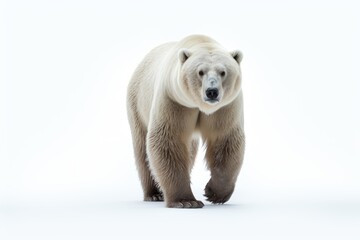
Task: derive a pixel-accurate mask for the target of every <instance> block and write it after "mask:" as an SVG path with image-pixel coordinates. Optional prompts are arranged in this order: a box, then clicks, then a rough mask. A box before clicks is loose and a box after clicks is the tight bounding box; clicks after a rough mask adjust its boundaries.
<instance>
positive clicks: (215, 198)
mask: <svg viewBox="0 0 360 240" xmlns="http://www.w3.org/2000/svg"><path fill="white" fill-rule="evenodd" d="M233 192H234V187H227V186H221V185H219V186H217V185H216V184H214V183H213V181H212V180H210V181H209V182H208V184H206V187H205V194H204V196H205V197H206V200H207V201H209V202H212V203H214V204H224V203H225V202H227V201H228V200H229V199H230V197H231V195H232V193H233Z"/></svg>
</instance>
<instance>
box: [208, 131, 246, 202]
mask: <svg viewBox="0 0 360 240" xmlns="http://www.w3.org/2000/svg"><path fill="white" fill-rule="evenodd" d="M244 149H245V138H244V134H243V131H242V130H241V128H240V127H236V128H234V129H231V130H230V131H228V134H227V135H224V136H217V137H216V138H213V139H207V151H206V160H207V162H208V167H209V169H210V171H211V178H210V180H209V182H208V183H207V185H206V187H205V196H206V197H207V200H208V201H210V202H212V203H216V204H222V203H225V202H226V201H228V200H229V199H230V197H231V195H232V193H233V191H234V188H235V182H236V179H237V176H238V174H239V172H240V168H241V165H242V162H243V157H244Z"/></svg>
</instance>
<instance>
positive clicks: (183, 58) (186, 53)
mask: <svg viewBox="0 0 360 240" xmlns="http://www.w3.org/2000/svg"><path fill="white" fill-rule="evenodd" d="M190 56H191V52H190V51H189V50H187V49H185V48H182V49H180V50H179V59H180V62H181V63H184V62H185V61H186V60H187V59H188V58H189V57H190Z"/></svg>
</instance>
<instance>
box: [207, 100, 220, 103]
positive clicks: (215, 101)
mask: <svg viewBox="0 0 360 240" xmlns="http://www.w3.org/2000/svg"><path fill="white" fill-rule="evenodd" d="M205 102H207V103H210V104H216V103H218V102H220V101H219V99H205Z"/></svg>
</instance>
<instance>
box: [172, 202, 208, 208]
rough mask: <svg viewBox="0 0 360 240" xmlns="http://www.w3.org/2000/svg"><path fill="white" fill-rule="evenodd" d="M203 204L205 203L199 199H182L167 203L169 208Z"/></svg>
mask: <svg viewBox="0 0 360 240" xmlns="http://www.w3.org/2000/svg"><path fill="white" fill-rule="evenodd" d="M203 206H204V204H203V203H202V202H201V201H197V200H180V201H177V202H170V203H168V204H167V207H169V208H202V207H203Z"/></svg>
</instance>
